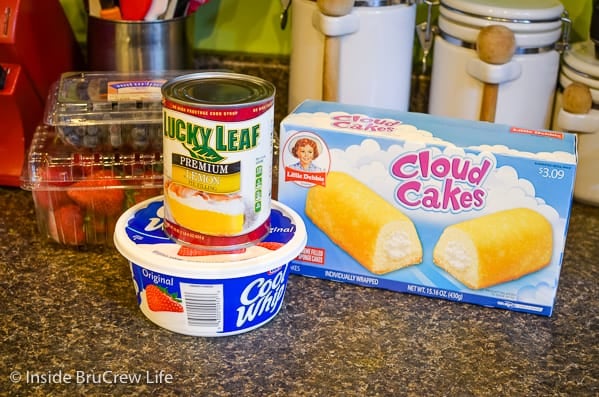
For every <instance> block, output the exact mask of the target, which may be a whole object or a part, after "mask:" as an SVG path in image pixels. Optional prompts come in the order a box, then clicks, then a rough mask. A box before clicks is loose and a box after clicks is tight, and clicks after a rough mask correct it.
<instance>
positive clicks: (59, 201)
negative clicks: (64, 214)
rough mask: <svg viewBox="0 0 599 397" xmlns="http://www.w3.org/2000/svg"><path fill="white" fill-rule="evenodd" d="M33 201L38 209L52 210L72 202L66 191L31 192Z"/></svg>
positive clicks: (41, 190) (37, 190)
mask: <svg viewBox="0 0 599 397" xmlns="http://www.w3.org/2000/svg"><path fill="white" fill-rule="evenodd" d="M33 199H34V200H35V204H36V206H37V207H38V208H42V209H45V210H48V209H49V210H53V209H56V208H59V207H62V206H63V205H66V204H72V203H73V201H72V200H71V199H70V198H69V196H68V195H67V192H66V190H43V189H35V190H33Z"/></svg>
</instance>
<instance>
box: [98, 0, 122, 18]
mask: <svg viewBox="0 0 599 397" xmlns="http://www.w3.org/2000/svg"><path fill="white" fill-rule="evenodd" d="M100 5H101V7H102V9H101V10H100V18H103V19H112V20H116V21H118V20H121V19H123V16H122V15H121V9H120V8H119V7H118V6H117V5H116V4H115V2H114V0H100Z"/></svg>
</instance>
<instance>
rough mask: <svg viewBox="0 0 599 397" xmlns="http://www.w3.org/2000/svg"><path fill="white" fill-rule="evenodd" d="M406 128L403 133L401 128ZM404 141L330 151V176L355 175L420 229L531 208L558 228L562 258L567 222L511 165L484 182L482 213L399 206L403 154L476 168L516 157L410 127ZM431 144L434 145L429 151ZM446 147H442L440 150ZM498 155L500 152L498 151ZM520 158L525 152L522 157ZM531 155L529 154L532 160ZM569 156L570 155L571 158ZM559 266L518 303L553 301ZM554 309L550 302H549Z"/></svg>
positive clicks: (526, 289)
mask: <svg viewBox="0 0 599 397" xmlns="http://www.w3.org/2000/svg"><path fill="white" fill-rule="evenodd" d="M402 127H403V128H402ZM400 128H402V131H401V137H402V138H406V136H405V133H406V132H408V133H409V134H410V135H411V137H410V139H409V140H408V139H406V140H407V142H405V143H402V142H399V141H398V143H396V144H392V145H391V146H389V147H388V148H387V149H386V150H383V149H382V148H381V146H380V145H379V143H378V142H377V141H375V140H374V139H369V138H366V139H364V140H363V141H362V142H361V143H360V144H359V145H351V146H348V147H346V148H345V149H344V150H343V149H335V148H332V149H331V150H330V155H331V171H340V172H344V173H347V174H349V175H352V176H354V177H355V178H356V179H358V180H359V181H360V182H362V183H364V184H365V185H366V186H368V187H369V188H371V189H372V190H374V191H376V192H377V193H378V194H379V195H380V196H381V197H383V198H384V199H385V200H387V201H388V202H389V203H391V204H393V205H394V206H396V207H398V208H399V209H400V210H401V211H402V212H404V213H405V214H406V215H408V216H409V217H410V218H411V219H412V220H413V221H414V222H415V223H416V224H418V223H421V222H425V223H428V224H435V225H437V226H438V227H439V228H442V227H444V226H446V225H449V224H453V223H457V222H460V221H463V220H467V219H471V218H473V217H479V216H482V215H485V214H490V213H494V212H497V211H501V210H505V209H509V208H518V207H524V208H530V209H534V210H535V211H537V212H539V213H541V214H542V215H543V216H545V218H547V220H548V221H549V222H550V223H551V224H553V225H554V227H553V234H554V235H553V241H554V243H553V257H554V258H559V256H556V255H561V252H562V249H563V245H564V238H565V236H563V235H561V234H559V230H565V228H564V226H565V223H566V220H565V219H563V218H560V216H559V214H558V212H557V211H556V210H555V209H554V208H553V207H551V206H550V205H548V204H546V202H545V200H543V199H542V198H540V197H537V196H536V191H535V186H534V185H533V184H532V183H531V182H530V181H529V180H527V179H525V178H521V177H520V176H519V175H518V171H517V170H516V169H515V168H514V167H512V166H509V165H503V166H499V167H496V168H494V169H492V170H491V171H490V172H489V174H488V176H487V178H486V179H485V181H484V189H485V190H486V196H485V203H484V206H483V207H481V208H478V209H472V210H469V211H462V212H451V211H436V212H434V213H433V215H432V216H431V211H429V210H427V209H425V208H421V207H419V208H405V207H404V206H402V205H401V204H399V203H398V202H397V199H396V186H397V184H398V181H397V179H395V178H394V177H393V176H392V175H391V173H390V171H389V170H390V167H391V165H392V163H393V161H394V160H395V159H396V158H398V157H399V156H400V155H402V154H405V153H408V152H418V151H420V150H422V149H425V148H427V150H429V151H431V153H432V155H433V158H436V157H437V156H445V157H454V156H456V157H464V158H468V159H470V160H471V161H472V163H473V164H480V163H481V162H482V161H483V160H484V159H492V160H493V163H494V164H497V161H496V156H495V154H494V153H497V154H499V153H501V154H504V153H503V152H505V153H506V154H507V153H509V154H512V155H513V154H516V153H515V151H514V150H511V149H508V148H507V147H506V148H503V147H498V146H494V147H492V149H493V151H494V152H493V153H492V152H490V151H489V149H490V148H491V147H490V146H485V147H476V148H470V149H472V150H473V151H476V152H466V151H465V150H464V149H462V148H459V147H456V146H455V145H453V144H451V143H448V142H443V141H441V140H439V139H437V138H433V137H432V136H431V134H430V133H428V132H426V131H421V130H417V129H416V128H415V127H412V126H401V127H400ZM431 142H433V143H434V144H435V145H436V146H433V147H431V146H430V145H427V143H428V144H430V143H431ZM441 144H442V146H441ZM498 150H499V152H498ZM517 154H518V155H521V154H522V153H520V152H518V153H517ZM531 155H532V154H530V153H528V154H527V156H528V157H530V156H531ZM568 156H570V155H568ZM540 158H542V159H544V160H554V161H560V160H561V161H564V160H567V161H571V159H570V158H569V157H568V158H565V157H564V154H562V153H555V154H551V153H542V154H540ZM426 183H427V186H436V187H437V188H440V187H441V185H442V184H443V180H440V179H434V178H431V179H430V180H427V182H426ZM559 263H560V261H556V260H553V261H552V263H551V265H550V266H548V267H546V268H545V269H542V270H540V271H538V272H537V277H536V282H538V283H539V284H537V286H536V287H535V286H530V285H524V286H523V287H522V288H521V293H519V295H520V296H519V298H521V299H522V301H534V300H537V302H538V300H539V298H540V297H541V298H542V297H544V296H546V297H547V298H548V299H551V296H552V295H551V294H548V293H547V289H548V288H554V287H550V286H555V285H556V280H555V276H552V275H555V274H559V271H556V269H555V268H552V267H559V266H560V264H559ZM547 304H551V302H547Z"/></svg>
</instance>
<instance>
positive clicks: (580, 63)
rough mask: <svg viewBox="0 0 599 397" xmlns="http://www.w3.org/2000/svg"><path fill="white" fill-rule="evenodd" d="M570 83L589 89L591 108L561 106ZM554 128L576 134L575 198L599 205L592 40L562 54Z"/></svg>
mask: <svg viewBox="0 0 599 397" xmlns="http://www.w3.org/2000/svg"><path fill="white" fill-rule="evenodd" d="M572 83H581V84H584V85H585V86H586V87H588V89H589V90H590V93H591V97H592V101H593V104H592V108H591V109H590V110H589V111H588V112H587V113H584V114H575V113H570V112H567V111H565V110H564V109H563V102H562V92H563V90H564V89H565V88H567V87H568V86H569V85H570V84H572ZM553 129H555V130H563V131H570V132H575V133H577V135H578V168H577V170H576V184H575V185H574V198H575V199H576V200H578V201H580V202H585V203H588V204H594V205H599V172H598V171H599V59H598V58H597V57H596V56H595V45H594V43H593V42H592V41H590V40H588V41H584V42H580V43H574V44H573V45H572V46H571V47H570V48H569V49H568V50H567V51H566V52H565V53H564V57H563V62H562V68H561V73H560V76H559V87H558V91H557V95H556V100H555V114H554V117H553Z"/></svg>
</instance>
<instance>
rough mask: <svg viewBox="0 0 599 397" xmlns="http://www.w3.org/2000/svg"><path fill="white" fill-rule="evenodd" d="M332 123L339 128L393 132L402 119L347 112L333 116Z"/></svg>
mask: <svg viewBox="0 0 599 397" xmlns="http://www.w3.org/2000/svg"><path fill="white" fill-rule="evenodd" d="M331 124H332V125H333V126H335V127H339V128H348V129H351V130H356V131H362V132H378V133H381V132H392V131H393V130H394V129H395V127H396V126H398V125H400V124H401V121H397V120H391V119H379V118H373V117H367V116H360V115H357V114H353V115H352V114H346V115H339V116H333V117H332V118H331Z"/></svg>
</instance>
